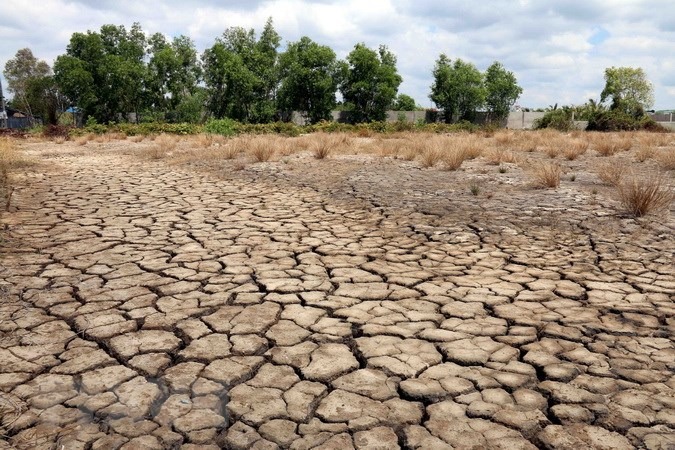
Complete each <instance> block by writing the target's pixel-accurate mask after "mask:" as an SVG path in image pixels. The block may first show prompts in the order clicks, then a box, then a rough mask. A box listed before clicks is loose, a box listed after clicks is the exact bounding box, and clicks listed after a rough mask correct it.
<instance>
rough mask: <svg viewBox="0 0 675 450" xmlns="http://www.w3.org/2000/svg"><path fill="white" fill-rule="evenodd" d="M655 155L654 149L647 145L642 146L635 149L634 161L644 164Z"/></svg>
mask: <svg viewBox="0 0 675 450" xmlns="http://www.w3.org/2000/svg"><path fill="white" fill-rule="evenodd" d="M655 155H656V148H654V147H651V146H648V145H643V146H641V147H640V148H638V149H637V151H636V152H635V159H636V160H637V161H638V162H645V161H647V160H648V159H652V158H653V157H654V156H655Z"/></svg>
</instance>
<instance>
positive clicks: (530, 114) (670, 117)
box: [290, 111, 675, 131]
mask: <svg viewBox="0 0 675 450" xmlns="http://www.w3.org/2000/svg"><path fill="white" fill-rule="evenodd" d="M544 114H545V113H544V112H535V111H511V112H510V113H509V116H508V118H507V119H506V120H505V121H504V122H503V123H502V125H503V126H505V127H506V128H509V129H512V130H531V129H532V128H533V127H534V121H535V120H537V119H540V118H542V117H544ZM349 115H350V113H349V111H333V112H332V119H333V121H335V122H341V123H349V122H350V120H349ZM651 117H652V118H653V119H654V120H656V121H657V122H658V123H659V124H661V125H663V126H664V127H666V128H670V129H671V130H674V131H675V122H674V120H675V114H672V113H668V114H652V115H651ZM399 118H403V119H405V122H410V123H417V122H419V121H420V120H424V122H426V123H433V122H438V121H442V120H443V115H442V113H439V112H436V111H387V119H386V121H387V122H397V121H398V120H399ZM487 119H488V117H487V114H486V113H482V112H479V113H476V119H475V120H474V123H477V124H484V123H486V122H487ZM290 120H291V121H292V122H293V123H295V124H296V125H305V124H306V121H305V118H304V116H303V115H302V113H300V112H298V111H293V112H292V113H291V115H290ZM574 125H575V127H576V128H577V129H579V130H585V129H586V126H588V122H587V121H582V120H575V121H574Z"/></svg>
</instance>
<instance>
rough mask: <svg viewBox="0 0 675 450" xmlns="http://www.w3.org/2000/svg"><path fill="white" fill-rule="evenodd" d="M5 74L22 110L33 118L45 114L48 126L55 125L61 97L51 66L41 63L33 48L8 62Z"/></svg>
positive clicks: (24, 49)
mask: <svg viewBox="0 0 675 450" xmlns="http://www.w3.org/2000/svg"><path fill="white" fill-rule="evenodd" d="M3 74H4V75H5V78H6V79H7V90H8V91H9V92H11V93H13V94H14V99H15V101H18V103H19V108H20V109H23V110H24V111H25V112H27V113H28V114H29V116H31V117H32V116H33V115H37V114H42V115H45V116H46V117H47V119H48V121H49V123H55V122H56V110H57V104H56V103H57V101H58V99H59V97H58V94H57V92H56V89H55V84H54V81H53V78H52V75H51V68H50V67H49V64H47V63H46V62H45V61H41V60H38V59H37V58H36V57H35V56H34V55H33V52H32V51H31V49H29V48H22V49H21V50H19V51H17V52H16V55H15V56H14V58H13V59H10V60H8V61H7V63H6V64H5V70H4V71H3Z"/></svg>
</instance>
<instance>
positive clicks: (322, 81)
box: [278, 36, 339, 123]
mask: <svg viewBox="0 0 675 450" xmlns="http://www.w3.org/2000/svg"><path fill="white" fill-rule="evenodd" d="M279 71H280V77H281V86H280V88H279V93H278V99H279V107H280V108H281V109H284V110H288V111H293V110H297V111H302V112H303V113H304V114H306V117H307V119H308V120H309V122H311V123H316V122H318V121H320V120H327V119H329V118H330V114H331V111H332V109H333V108H334V107H335V92H336V91H337V85H338V71H339V66H338V63H337V59H336V57H335V52H334V51H333V50H332V49H331V48H330V47H327V46H325V45H319V44H317V43H316V42H314V41H312V40H311V39H310V38H308V37H307V36H304V37H302V38H301V39H300V40H299V41H297V42H291V43H290V44H288V48H287V50H286V52H284V53H283V54H282V55H281V57H280V60H279Z"/></svg>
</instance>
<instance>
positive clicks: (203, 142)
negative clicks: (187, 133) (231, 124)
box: [195, 133, 213, 148]
mask: <svg viewBox="0 0 675 450" xmlns="http://www.w3.org/2000/svg"><path fill="white" fill-rule="evenodd" d="M195 141H196V143H197V145H198V146H200V147H204V148H208V147H211V146H212V145H213V135H212V134H205V133H202V134H198V135H197V136H196V137H195Z"/></svg>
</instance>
